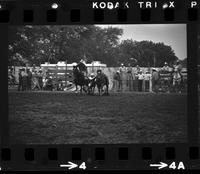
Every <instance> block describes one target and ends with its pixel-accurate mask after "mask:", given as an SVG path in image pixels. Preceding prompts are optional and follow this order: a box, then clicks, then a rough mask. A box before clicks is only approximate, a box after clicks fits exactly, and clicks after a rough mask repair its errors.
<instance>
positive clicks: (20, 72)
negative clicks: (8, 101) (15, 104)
mask: <svg viewBox="0 0 200 174" xmlns="http://www.w3.org/2000/svg"><path fill="white" fill-rule="evenodd" d="M18 77H19V83H18V91H21V90H22V69H21V68H20V69H19V73H18Z"/></svg>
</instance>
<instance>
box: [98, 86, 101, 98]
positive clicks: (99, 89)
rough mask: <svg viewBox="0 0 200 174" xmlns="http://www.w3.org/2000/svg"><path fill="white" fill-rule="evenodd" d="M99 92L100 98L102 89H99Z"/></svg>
mask: <svg viewBox="0 0 200 174" xmlns="http://www.w3.org/2000/svg"><path fill="white" fill-rule="evenodd" d="M98 91H99V96H100V95H101V88H100V87H98Z"/></svg>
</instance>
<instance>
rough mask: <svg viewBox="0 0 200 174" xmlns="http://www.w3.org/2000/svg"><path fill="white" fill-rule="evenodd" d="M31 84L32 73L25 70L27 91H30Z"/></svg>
mask: <svg viewBox="0 0 200 174" xmlns="http://www.w3.org/2000/svg"><path fill="white" fill-rule="evenodd" d="M31 84H32V73H31V71H30V69H27V90H31Z"/></svg>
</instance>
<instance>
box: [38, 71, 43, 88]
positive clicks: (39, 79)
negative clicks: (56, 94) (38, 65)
mask: <svg viewBox="0 0 200 174" xmlns="http://www.w3.org/2000/svg"><path fill="white" fill-rule="evenodd" d="M38 83H39V86H40V90H42V88H43V73H42V70H41V69H40V70H39V74H38Z"/></svg>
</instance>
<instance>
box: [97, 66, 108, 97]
mask: <svg viewBox="0 0 200 174" xmlns="http://www.w3.org/2000/svg"><path fill="white" fill-rule="evenodd" d="M95 84H96V85H97V88H98V92H99V95H102V92H103V87H104V86H106V91H105V92H104V94H105V95H109V93H108V85H109V80H108V77H107V76H106V75H105V74H104V73H102V72H101V70H97V76H96V78H95Z"/></svg>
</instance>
